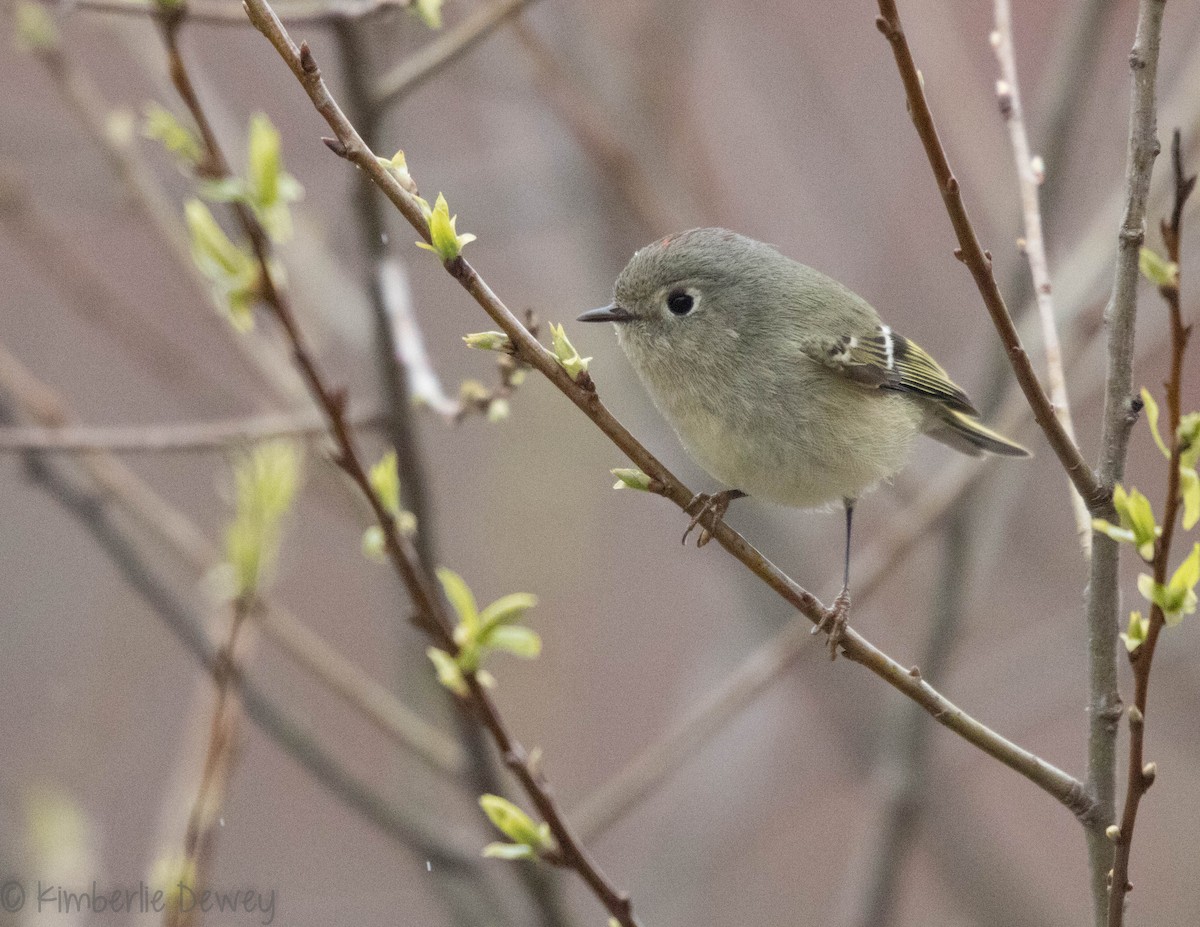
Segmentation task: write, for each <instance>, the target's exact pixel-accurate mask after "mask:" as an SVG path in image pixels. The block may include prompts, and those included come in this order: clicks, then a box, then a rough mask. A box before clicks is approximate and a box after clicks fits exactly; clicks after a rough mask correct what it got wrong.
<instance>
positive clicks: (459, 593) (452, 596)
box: [437, 567, 479, 637]
mask: <svg viewBox="0 0 1200 927" xmlns="http://www.w3.org/2000/svg"><path fill="white" fill-rule="evenodd" d="M437 577H438V579H439V580H440V581H441V584H442V589H443V590H445V592H446V598H447V599H448V600H449V601H450V605H451V606H452V607H453V608H454V611H455V612H456V613H457V614H458V620H459V622H460V623H462V624H463V625H465V626H467V627H468V628H470V629H471V637H474V636H475V632H476V631H477V630H478V629H479V608H478V606H477V605H476V604H475V594H474V593H473V592H471V587H470V586H468V585H467V583H466V580H464V579H463V578H462V577H461V576H459V575H458V574H457V573H455V572H454V571H453V570H451V569H447V568H446V567H438V569H437Z"/></svg>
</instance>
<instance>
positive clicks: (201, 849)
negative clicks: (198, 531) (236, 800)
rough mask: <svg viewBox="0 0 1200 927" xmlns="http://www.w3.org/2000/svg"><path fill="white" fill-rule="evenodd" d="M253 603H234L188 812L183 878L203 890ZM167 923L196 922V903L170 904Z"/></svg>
mask: <svg viewBox="0 0 1200 927" xmlns="http://www.w3.org/2000/svg"><path fill="white" fill-rule="evenodd" d="M253 608H254V601H253V599H252V597H249V596H238V597H237V599H235V600H234V602H233V606H232V614H231V616H230V623H229V631H228V633H227V634H226V637H225V640H224V641H223V642H222V644H221V647H220V649H219V650H218V651H217V655H216V660H215V661H214V664H213V670H212V674H213V681H214V682H215V683H216V686H217V697H216V702H215V704H214V705H213V711H212V721H211V722H210V724H209V732H208V747H207V748H206V750H205V754H204V762H203V765H202V767H201V772H200V784H199V786H198V787H197V789H196V798H195V800H194V801H193V802H192V810H191V813H190V814H189V815H188V821H187V830H186V832H185V834H184V839H183V860H184V862H183V869H182V871H181V873H180V876H179V878H180V881H181V882H183V883H186V884H187V885H188V887H189V888H190V889H191V890H192V891H193V892H195V893H196V895H200V894H201V893H202V892H204V891H205V890H206V889H207V887H208V879H209V875H210V873H211V871H212V860H213V851H214V849H215V847H216V838H217V826H216V825H217V820H218V816H219V814H220V811H221V808H222V807H223V806H224V804H225V797H226V795H227V794H228V786H229V777H230V775H231V774H232V772H233V765H234V763H235V762H236V759H237V739H238V736H239V733H240V728H241V715H242V710H241V706H240V705H239V704H238V698H237V694H236V692H235V691H234V685H233V679H234V677H236V676H238V675H240V674H241V669H240V667H239V666H238V665H237V662H236V653H237V644H238V635H239V634H240V633H241V630H242V626H243V625H244V624H245V622H246V618H247V617H248V616H249V615H250V612H251V610H252V609H253ZM163 923H164V924H165V925H166V927H188V925H190V924H194V923H196V911H195V907H194V906H193V907H189V908H186V909H185V908H183V907H182V906H177V905H168V906H167V909H166V912H165V916H164V919H163Z"/></svg>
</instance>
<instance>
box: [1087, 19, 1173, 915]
mask: <svg viewBox="0 0 1200 927" xmlns="http://www.w3.org/2000/svg"><path fill="white" fill-rule="evenodd" d="M1165 5H1166V4H1165V0H1140V2H1139V4H1138V21H1137V33H1136V35H1135V37H1134V42H1133V51H1132V52H1131V53H1130V56H1129V66H1130V69H1131V71H1132V81H1131V87H1130V105H1129V147H1128V154H1127V159H1126V167H1125V183H1126V192H1125V209H1124V215H1123V218H1122V220H1121V227H1120V230H1119V232H1118V235H1117V261H1116V273H1115V276H1114V280H1113V289H1112V297H1111V299H1110V300H1109V304H1108V307H1107V308H1106V310H1105V321H1106V323H1107V326H1108V358H1107V364H1106V371H1105V376H1106V383H1107V386H1106V389H1105V396H1104V424H1103V429H1102V433H1101V438H1100V461H1099V475H1100V480H1101V485H1102V486H1104V487H1105V489H1106V491H1107V492H1108V493H1110V494H1111V493H1112V488H1113V485H1114V484H1115V483H1117V482H1118V481H1120V480H1121V479H1122V478H1123V477H1124V474H1125V458H1126V455H1127V453H1128V448H1129V433H1130V431H1131V429H1132V428H1133V423H1134V421H1135V420H1136V418H1137V407H1136V406H1135V405H1134V397H1133V395H1132V383H1133V355H1134V322H1135V320H1136V317H1137V285H1138V254H1139V251H1140V248H1141V245H1142V242H1143V241H1144V239H1145V218H1146V200H1147V197H1148V196H1149V191H1150V174H1151V171H1152V170H1153V167H1154V159H1155V158H1156V157H1157V155H1158V138H1157V135H1156V132H1157V124H1156V123H1157V117H1156V111H1157V101H1156V98H1155V81H1156V78H1157V74H1158V49H1159V41H1160V39H1161V36H1162V18H1163V10H1164V7H1165ZM1106 509H1107V511H1105V512H1101V513H1097V514H1099V515H1100V516H1101V517H1105V518H1109V519H1110V520H1112V519H1114V518H1115V513H1114V511H1113V507H1112V500H1111V498H1110V499H1109V501H1108V503H1107V506H1106ZM1119 569H1120V549H1119V547H1118V545H1117V543H1116V542H1115V541H1113V540H1112V539H1111V538H1108V537H1103V536H1099V535H1097V537H1096V539H1095V544H1094V547H1093V551H1092V564H1091V575H1090V576H1089V581H1088V591H1087V596H1088V597H1087V623H1088V637H1089V641H1088V685H1089V696H1088V712H1089V718H1088V728H1089V729H1088V790H1089V791H1090V792H1091V793H1092V795H1094V796H1095V798H1096V801H1097V802H1098V813H1099V819H1100V821H1101V822H1102V823H1104V824H1105V825H1106V826H1107V824H1108V823H1109V822H1111V821H1112V820H1113V818H1114V817H1115V815H1116V766H1117V725H1118V722H1119V720H1120V717H1121V695H1120V692H1119V691H1118V688H1117V649H1118V647H1119V644H1118V641H1117V628H1118V627H1119V623H1120V604H1121V596H1120V587H1119ZM1087 839H1088V860H1089V865H1090V868H1091V876H1092V905H1093V913H1094V917H1095V922H1096V924H1097V927H1100V925H1103V924H1105V922H1106V921H1109V920H1112V917H1111V914H1110V913H1109V912H1110V911H1111V906H1112V902H1113V899H1115V898H1117V897H1120V898H1122V899H1123V898H1124V890H1123V884H1122V887H1121V890H1120V891H1119V892H1118V891H1110V890H1109V887H1108V880H1109V875H1110V873H1109V870H1110V867H1111V865H1112V859H1113V847H1112V844H1111V843H1110V842H1109V841H1108V840H1107V839H1106V837H1105V835H1104V834H1103V833H1096V832H1093V833H1090V834H1089V835H1088V837H1087ZM1123 878H1124V877H1122V879H1123ZM1119 919H1120V913H1119V912H1118V917H1117V921H1114V922H1113V923H1114V924H1115V923H1117V922H1119Z"/></svg>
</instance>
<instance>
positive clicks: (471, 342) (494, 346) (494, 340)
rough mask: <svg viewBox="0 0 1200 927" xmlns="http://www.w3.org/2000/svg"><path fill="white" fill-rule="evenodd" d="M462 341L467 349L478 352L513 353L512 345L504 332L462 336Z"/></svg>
mask: <svg viewBox="0 0 1200 927" xmlns="http://www.w3.org/2000/svg"><path fill="white" fill-rule="evenodd" d="M463 341H465V342H466V343H467V347H468V348H475V349H476V350H479V351H503V352H504V353H506V354H511V353H512V352H513V343H512V341H511V340H510V339H509V337H508V335H506V334H504V332H475V333H474V334H471V335H464V336H463Z"/></svg>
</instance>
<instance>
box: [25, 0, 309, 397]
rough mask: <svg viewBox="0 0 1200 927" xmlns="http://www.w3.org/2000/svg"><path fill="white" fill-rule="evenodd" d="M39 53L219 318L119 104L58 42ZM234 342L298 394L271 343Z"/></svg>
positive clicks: (271, 379) (284, 391) (263, 372)
mask: <svg viewBox="0 0 1200 927" xmlns="http://www.w3.org/2000/svg"><path fill="white" fill-rule="evenodd" d="M151 2H154V0H151ZM35 55H36V57H37V59H38V60H39V61H40V62H41V63H42V65H43V66H44V67H45V68H46V70H47V72H48V73H49V74H50V77H51V78H52V79H53V81H54V84H55V87H56V89H57V90H58V92H59V94H60V95H61V96H62V98H63V100H64V102H66V104H67V106H68V107H69V108H70V110H71V112H72V113H73V114H74V116H75V117H76V118H77V119H78V120H79V124H80V125H81V126H83V128H84V130H85V131H86V133H87V135H88V137H89V138H90V139H91V140H92V142H93V143H94V144H95V145H96V146H97V147H98V148H99V149H100V151H101V152H102V154H103V155H104V158H105V160H106V161H107V163H108V165H109V167H110V168H111V170H112V171H113V173H114V174H115V175H116V176H117V178H118V179H119V180H120V181H121V184H122V186H123V187H124V188H125V192H126V194H127V195H128V196H129V201H130V203H131V204H132V205H133V206H134V208H136V209H137V210H138V212H139V213H141V215H142V217H143V218H145V219H146V220H147V221H148V222H149V223H150V225H151V226H152V227H153V228H154V229H155V231H156V232H157V233H158V237H159V238H160V239H161V240H162V241H163V242H164V243H165V244H166V245H167V248H168V250H169V252H170V254H171V257H172V258H173V259H174V261H175V263H176V264H177V265H178V266H179V267H180V268H181V269H182V271H183V272H184V274H185V275H186V276H187V278H188V280H189V281H190V282H191V284H192V287H193V289H194V291H195V292H196V294H197V296H198V297H199V298H200V299H201V300H203V301H204V302H205V303H207V304H209V305H211V306H213V308H214V309H215V310H216V313H215V314H214V317H215V316H217V315H219V314H220V312H221V306H220V302H219V300H217V299H215V298H214V296H213V295H212V288H211V287H210V286H209V283H208V281H207V280H205V279H204V276H203V275H202V274H201V273H200V272H199V270H198V269H197V268H196V264H195V262H194V261H193V260H192V251H191V244H190V243H189V241H188V236H187V232H186V230H185V229H184V225H183V222H182V220H181V218H180V215H179V211H178V209H177V208H176V206H175V203H174V200H173V199H172V197H170V196H169V195H168V194H167V192H166V190H165V189H164V187H163V185H162V184H161V183H159V181H158V179H157V178H156V177H155V176H154V173H153V171H152V170H151V169H150V167H149V165H147V163H146V161H145V159H144V158H143V157H142V156H141V154H140V153H139V150H138V147H137V146H136V145H135V144H133V142H132V140H126V139H122V138H121V137H120V134H119V133H116V132H113V131H111V129H110V116H111V115H112V114H113V108H112V106H110V105H109V103H108V101H107V100H106V99H105V98H104V95H103V94H102V93H101V90H100V88H99V86H98V85H97V84H96V82H95V81H94V80H93V79H92V78H91V76H90V75H89V74H88V72H87V71H86V70H84V69H83V68H81V67H79V65H78V63H77V62H76V61H75V59H73V58H71V57H70V56H69V55H67V54H66V53H65V52H64V51H63V50H62V48H60V47H58V46H52V47H48V48H41V49H38V50H36V52H35ZM222 331H224V332H227V331H229V326H228V325H227V324H225V323H224V321H223V320H222ZM233 343H234V344H235V345H236V348H237V350H238V352H239V353H240V354H241V356H242V358H243V359H244V360H245V361H246V363H247V364H248V366H249V367H250V368H251V369H253V370H254V371H255V372H256V373H257V374H258V375H259V376H260V377H261V378H262V380H263V382H264V383H266V384H267V385H268V386H269V387H270V388H271V390H272V391H273V392H274V394H275V395H276V397H278V398H280V399H289V398H293V397H295V396H296V395H297V393H298V392H299V384H298V382H297V380H296V377H295V375H294V374H293V373H292V371H291V369H290V368H289V367H288V365H287V361H286V358H284V357H282V356H280V354H279V352H278V351H276V350H273V346H272V345H271V344H270V343H269V342H266V341H264V339H262V338H261V337H259V336H257V335H254V334H253V333H251V335H250V336H249V337H242V338H237V339H234V341H233Z"/></svg>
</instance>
